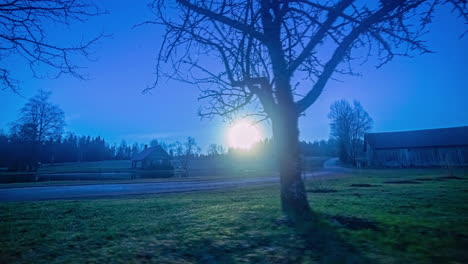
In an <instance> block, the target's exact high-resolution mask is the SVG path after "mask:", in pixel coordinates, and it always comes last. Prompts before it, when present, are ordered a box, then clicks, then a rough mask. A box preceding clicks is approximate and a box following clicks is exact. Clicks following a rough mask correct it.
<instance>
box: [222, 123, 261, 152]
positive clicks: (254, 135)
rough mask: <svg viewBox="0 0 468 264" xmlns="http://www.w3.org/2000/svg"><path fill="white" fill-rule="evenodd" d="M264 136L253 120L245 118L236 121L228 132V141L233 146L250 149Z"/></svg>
mask: <svg viewBox="0 0 468 264" xmlns="http://www.w3.org/2000/svg"><path fill="white" fill-rule="evenodd" d="M262 138H263V135H262V132H261V130H260V129H259V128H258V127H257V126H256V125H255V124H254V123H253V122H251V121H248V120H245V119H242V120H238V121H236V122H235V123H234V124H232V126H230V127H229V129H228V132H227V143H228V146H229V147H231V148H238V149H245V150H249V149H251V148H252V147H253V146H254V145H255V143H257V142H259V141H260V140H262Z"/></svg>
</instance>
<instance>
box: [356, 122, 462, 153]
mask: <svg viewBox="0 0 468 264" xmlns="http://www.w3.org/2000/svg"><path fill="white" fill-rule="evenodd" d="M364 140H365V142H366V144H365V146H366V147H367V144H369V145H370V146H371V147H373V148H376V149H389V148H422V147H449V146H468V126H462V127H450V128H438V129H425V130H413V131H401V132H385V133H368V134H366V135H365V138H364Z"/></svg>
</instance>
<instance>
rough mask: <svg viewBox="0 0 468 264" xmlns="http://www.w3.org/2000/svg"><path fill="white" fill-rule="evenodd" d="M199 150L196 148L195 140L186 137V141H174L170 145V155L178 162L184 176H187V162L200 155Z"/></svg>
mask: <svg viewBox="0 0 468 264" xmlns="http://www.w3.org/2000/svg"><path fill="white" fill-rule="evenodd" d="M200 152H201V149H200V147H198V145H197V142H196V141H195V138H193V137H188V138H187V141H185V142H180V141H176V142H175V143H174V144H173V145H172V153H173V154H174V156H175V157H176V158H177V159H178V160H179V162H180V166H181V167H182V169H184V170H185V176H188V175H189V162H190V160H192V159H193V158H195V157H196V156H197V155H198V154H200Z"/></svg>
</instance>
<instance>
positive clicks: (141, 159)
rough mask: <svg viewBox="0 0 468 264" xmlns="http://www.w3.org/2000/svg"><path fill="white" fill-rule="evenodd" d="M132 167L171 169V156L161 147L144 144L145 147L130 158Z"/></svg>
mask: <svg viewBox="0 0 468 264" xmlns="http://www.w3.org/2000/svg"><path fill="white" fill-rule="evenodd" d="M132 168H133V169H147V170H151V169H161V170H162V169H166V170H168V169H171V170H172V169H173V168H172V165H171V156H170V155H169V154H167V152H166V151H165V150H164V149H163V148H162V147H161V146H156V147H151V148H148V147H146V146H145V149H144V150H143V151H142V152H140V153H138V154H136V155H135V156H134V157H133V158H132Z"/></svg>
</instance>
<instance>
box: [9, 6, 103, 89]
mask: <svg viewBox="0 0 468 264" xmlns="http://www.w3.org/2000/svg"><path fill="white" fill-rule="evenodd" d="M102 13H103V12H101V11H100V10H99V9H98V8H97V6H96V5H94V4H93V3H92V1H88V0H41V1H26V0H20V1H18V0H5V1H2V2H1V4H0V25H1V27H0V47H1V48H0V58H1V60H2V62H4V61H5V58H7V57H9V56H11V55H15V56H17V57H18V58H23V59H24V62H25V63H27V64H29V67H30V68H31V69H32V71H33V74H34V76H37V75H38V74H37V66H38V65H42V66H46V67H48V68H49V69H54V70H55V74H56V76H57V77H58V76H60V75H61V74H69V75H72V76H75V77H78V78H84V76H83V75H82V74H80V73H79V71H78V70H79V69H80V67H78V66H77V65H76V64H74V63H73V62H72V61H73V58H74V57H75V56H76V55H81V56H84V57H88V56H89V54H90V48H91V46H92V45H93V44H94V43H96V42H97V41H98V40H99V39H100V38H102V37H103V35H102V34H101V35H98V36H97V37H95V38H93V39H91V40H89V41H82V42H80V43H78V44H77V45H66V44H64V43H68V42H67V41H60V40H61V38H58V40H59V41H52V40H51V38H49V34H48V31H47V30H46V27H47V26H46V25H51V26H52V25H53V26H57V25H60V24H63V25H70V24H71V22H75V21H85V20H86V19H87V18H89V17H92V16H97V15H100V14H102ZM4 63H5V62H4ZM7 63H8V62H7ZM23 68H27V67H23ZM12 69H14V68H12V67H10V65H8V64H6V65H3V66H0V87H1V89H12V90H14V91H16V90H17V89H18V80H16V79H15V78H14V77H12V74H11V70H12Z"/></svg>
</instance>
